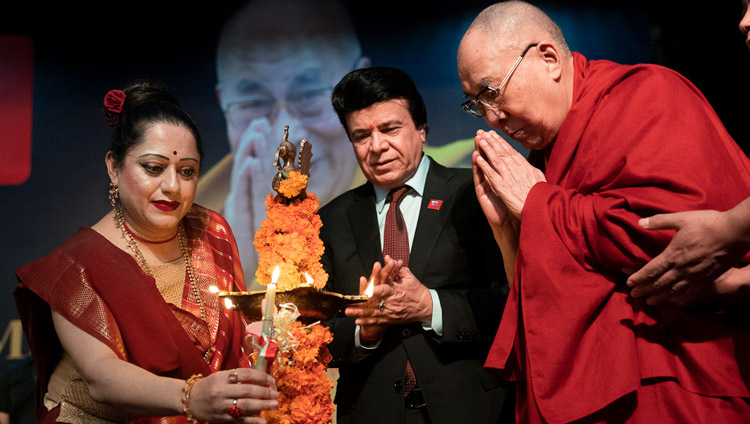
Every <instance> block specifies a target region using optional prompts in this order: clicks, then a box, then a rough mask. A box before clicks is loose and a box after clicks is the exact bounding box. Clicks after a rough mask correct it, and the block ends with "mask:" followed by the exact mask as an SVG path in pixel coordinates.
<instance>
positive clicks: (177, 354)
mask: <svg viewBox="0 0 750 424" xmlns="http://www.w3.org/2000/svg"><path fill="white" fill-rule="evenodd" d="M183 223H184V225H185V231H186V235H187V238H188V244H189V246H190V252H191V257H192V263H193V267H194V269H195V273H196V275H197V280H198V281H197V285H198V288H199V290H200V292H201V297H202V299H203V302H204V305H205V308H206V310H207V312H208V318H209V323H210V336H211V341H212V342H213V346H214V348H215V351H214V352H213V353H212V355H211V356H209V358H210V363H206V361H204V360H203V352H202V351H200V350H199V348H198V347H197V346H196V345H195V344H194V342H193V339H192V338H191V337H189V336H188V334H187V333H186V332H185V330H184V329H183V326H182V325H181V324H180V322H179V321H178V319H177V318H176V316H175V314H174V313H173V311H172V309H171V307H170V306H169V305H168V304H167V303H166V302H165V301H164V299H163V297H162V296H161V294H160V293H159V291H158V289H157V288H156V284H155V282H154V279H153V278H152V277H150V276H148V275H146V274H145V273H144V272H143V271H142V270H141V268H140V267H139V266H138V264H137V263H136V261H135V260H134V259H133V258H132V257H131V256H130V255H129V254H128V253H126V252H124V251H123V250H121V249H119V248H118V247H116V246H115V245H113V244H112V243H110V242H109V241H108V240H106V239H105V238H104V237H102V236H101V235H100V234H99V233H97V232H96V231H94V230H92V229H90V228H82V229H80V230H79V231H78V233H76V234H75V235H74V236H73V237H71V238H70V239H68V240H67V241H66V242H65V243H64V244H63V245H62V247H59V248H57V249H55V250H54V251H53V252H52V253H51V254H50V255H48V256H45V257H43V258H40V259H37V260H35V261H34V262H31V263H29V264H27V265H24V266H22V267H21V268H19V269H18V270H16V275H17V276H18V279H19V282H20V283H19V286H18V289H17V290H16V293H15V296H16V303H17V306H18V310H19V315H20V317H21V320H22V321H23V326H24V332H25V333H26V337H27V339H28V341H29V346H30V348H31V353H32V355H33V358H34V362H35V364H36V367H37V372H38V374H37V375H38V376H39V379H38V380H39V381H38V383H37V392H38V393H37V394H38V398H37V408H38V410H37V414H38V417H41V416H43V415H44V414H46V412H47V411H46V408H45V407H44V405H43V402H42V399H43V396H44V393H45V392H46V390H47V384H48V379H49V377H50V375H51V374H52V371H54V369H55V366H56V365H57V363H58V362H59V360H60V358H61V357H62V347H61V345H60V341H59V340H58V338H57V334H56V333H55V329H54V325H53V323H52V316H51V313H50V308H52V309H54V310H55V311H57V312H59V313H60V314H62V315H63V316H65V318H67V319H68V320H70V321H71V322H72V323H73V324H75V325H76V326H77V327H79V328H81V329H82V330H84V331H86V332H87V333H89V334H91V335H92V336H94V337H96V338H97V339H98V340H99V341H101V342H102V343H104V344H106V345H107V346H109V347H110V348H111V349H112V351H114V352H115V353H116V354H117V355H118V356H119V357H120V358H122V359H123V360H126V361H128V362H131V363H133V364H135V365H138V366H139V367H141V368H143V369H145V370H148V371H150V372H152V373H154V374H157V375H161V376H168V377H175V378H183V379H187V378H189V377H190V376H191V375H193V374H197V373H202V374H203V375H208V374H210V373H211V372H213V371H216V370H219V369H228V368H235V367H238V366H240V365H243V364H244V365H247V362H246V359H243V355H242V353H241V340H242V334H243V331H244V325H243V323H242V320H241V318H240V316H239V314H238V313H236V312H233V311H229V310H227V309H225V308H224V307H223V306H222V303H220V299H218V297H217V296H216V294H214V293H211V292H210V291H209V287H211V286H216V287H217V288H218V289H219V290H226V291H238V290H240V291H241V290H245V282H244V278H243V274H242V267H241V265H240V262H239V255H238V254H237V245H236V243H235V240H234V236H233V235H232V232H231V230H230V228H229V225H227V223H226V221H225V220H224V218H222V217H221V216H220V215H218V214H216V213H215V212H212V211H210V210H208V209H205V208H202V207H200V206H197V205H196V206H193V208H192V209H191V210H190V212H189V213H188V215H187V216H185V218H184V219H183ZM183 307H184V308H185V309H187V310H188V311H189V312H192V313H193V314H194V315H195V316H197V317H200V311H199V308H198V305H197V301H196V299H195V298H194V295H193V292H192V289H191V286H190V282H189V279H187V276H186V280H185V291H184V293H183ZM155 420H159V419H155ZM180 420H181V422H184V417H176V418H175V419H161V420H160V421H161V422H180Z"/></svg>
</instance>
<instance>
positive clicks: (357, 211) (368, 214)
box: [347, 183, 383, 275]
mask: <svg viewBox="0 0 750 424" xmlns="http://www.w3.org/2000/svg"><path fill="white" fill-rule="evenodd" d="M347 215H348V217H349V227H350V228H351V230H352V234H353V236H354V242H355V243H356V244H357V252H358V253H359V259H360V261H362V269H363V270H364V274H362V275H370V271H371V270H372V264H374V263H375V261H381V262H382V260H383V252H382V251H381V249H380V232H379V230H378V218H377V214H376V213H375V192H374V191H373V189H372V184H369V183H368V184H366V185H364V186H363V187H362V189H361V190H357V191H356V196H355V198H354V202H353V203H352V205H351V207H350V208H349V211H348V213H347Z"/></svg>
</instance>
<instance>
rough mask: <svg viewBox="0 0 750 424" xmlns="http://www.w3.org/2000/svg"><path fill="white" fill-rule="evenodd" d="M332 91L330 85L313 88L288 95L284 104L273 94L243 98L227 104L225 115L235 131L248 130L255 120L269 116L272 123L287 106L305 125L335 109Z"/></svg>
mask: <svg viewBox="0 0 750 424" xmlns="http://www.w3.org/2000/svg"><path fill="white" fill-rule="evenodd" d="M331 91H333V89H332V88H331V87H329V86H319V87H313V88H310V89H306V90H303V91H300V92H298V93H291V94H287V96H286V101H284V102H279V101H277V100H276V98H275V97H273V96H270V95H251V96H243V97H239V98H237V99H235V100H234V101H232V102H230V103H227V105H226V106H225V107H224V114H225V116H226V118H227V121H229V123H230V124H231V125H233V126H234V127H235V128H247V126H248V125H250V122H252V121H253V120H254V119H257V118H262V117H267V118H268V119H269V120H271V119H272V118H273V117H274V116H275V115H276V114H277V113H278V112H279V111H280V110H281V107H285V108H286V110H287V111H288V112H289V114H290V115H292V117H294V118H295V119H299V120H300V121H301V122H302V123H303V124H306V123H309V122H314V121H316V120H317V119H319V118H320V117H322V116H323V115H324V114H326V113H327V112H329V111H331V110H332V106H331Z"/></svg>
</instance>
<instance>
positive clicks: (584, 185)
mask: <svg viewBox="0 0 750 424" xmlns="http://www.w3.org/2000/svg"><path fill="white" fill-rule="evenodd" d="M574 61H575V80H574V98H573V104H572V107H571V110H570V112H569V113H568V115H567V117H566V119H565V122H564V123H563V125H562V127H561V128H560V131H559V134H558V136H557V139H556V141H555V142H554V145H553V146H552V147H551V151H547V152H533V153H532V155H531V158H530V160H531V161H532V163H534V164H535V165H542V166H540V168H542V169H543V162H544V161H543V158H544V156H546V155H548V164H547V168H546V172H545V176H546V178H547V182H546V183H539V184H536V185H535V186H534V187H533V188H532V190H531V191H530V193H529V195H528V197H527V199H526V203H525V205H524V208H523V211H522V214H521V236H520V244H519V249H518V260H517V262H516V268H515V281H514V283H513V287H512V289H511V292H510V295H509V298H508V303H507V305H506V308H505V312H504V314H503V320H502V323H501V324H500V328H499V329H498V332H497V336H496V338H495V342H494V344H493V346H492V349H491V351H490V354H489V356H488V359H487V363H486V366H487V367H489V368H492V369H496V370H499V371H502V373H504V374H505V375H506V376H507V375H509V376H510V377H511V378H516V379H526V380H527V381H526V382H527V384H530V385H531V389H532V390H533V396H534V399H533V401H534V402H535V403H536V405H538V407H539V411H540V412H541V413H542V415H543V417H544V419H545V420H547V421H550V422H568V421H572V420H575V419H578V418H581V417H584V416H586V415H589V414H591V413H593V412H595V411H597V410H600V409H601V408H604V407H605V406H607V405H609V404H610V403H612V402H613V401H614V400H616V399H617V398H619V397H621V396H623V395H625V394H627V393H631V392H633V391H635V390H637V389H638V387H639V386H640V384H641V379H645V378H650V377H667V378H673V379H676V380H677V381H678V382H679V384H680V386H681V387H682V388H684V389H686V390H688V391H690V392H694V393H698V394H704V395H712V396H737V397H749V396H750V390H749V389H748V384H749V382H750V367H749V366H750V328H749V327H750V326H748V325H747V323H745V324H741V323H738V321H739V320H738V319H737V317H736V316H734V315H733V314H731V313H725V312H716V311H713V312H712V311H706V310H689V311H684V310H679V309H677V308H675V307H672V306H666V305H664V306H656V307H651V306H647V305H646V304H645V302H644V301H643V300H638V299H633V298H631V297H630V296H629V295H628V290H627V288H626V286H625V280H626V278H627V275H626V274H625V273H624V272H623V270H625V269H638V268H639V267H641V266H642V265H644V264H645V263H646V262H647V261H648V260H649V259H651V258H652V257H654V256H656V255H657V254H658V253H659V252H660V251H661V250H663V249H664V248H665V247H666V245H667V243H668V242H669V240H670V238H671V236H672V235H673V234H674V233H673V232H672V231H647V230H644V229H641V228H640V227H639V226H638V224H637V221H638V219H639V218H641V217H646V216H650V215H652V214H655V213H661V212H676V211H684V210H696V209H717V210H727V209H729V208H731V207H733V206H734V205H736V204H737V203H739V202H740V201H742V200H743V199H745V198H746V197H748V195H750V173H749V169H750V167H749V162H748V160H747V157H746V156H745V155H744V154H743V153H742V151H741V150H740V149H739V147H738V146H737V145H736V143H735V142H734V141H733V140H732V139H731V137H730V136H729V134H728V133H727V132H726V130H725V129H724V127H723V126H722V124H721V122H720V121H719V119H718V117H717V116H716V114H715V113H714V111H713V110H712V108H711V107H710V105H709V104H708V102H707V101H706V99H705V98H704V97H703V96H702V95H701V93H700V92H699V91H698V89H697V88H695V87H694V86H693V85H692V84H691V83H690V82H689V81H687V80H686V79H685V78H683V77H682V76H680V75H678V74H677V73H675V72H673V71H670V70H668V69H666V68H663V67H659V66H655V65H637V66H623V65H618V64H615V63H612V62H609V61H590V62H589V61H586V59H585V58H584V57H583V56H582V55H580V54H577V53H576V54H574ZM540 158H541V159H542V160H541V161H540V160H539V159H540ZM512 352H514V353H512ZM664 407H665V408H670V407H671V405H664Z"/></svg>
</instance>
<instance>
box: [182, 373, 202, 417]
mask: <svg viewBox="0 0 750 424" xmlns="http://www.w3.org/2000/svg"><path fill="white" fill-rule="evenodd" d="M201 378H203V374H193V376H192V377H190V378H188V379H187V381H186V382H185V387H183V388H182V412H184V413H185V419H187V421H188V422H189V423H198V422H199V421H198V420H196V419H195V417H194V416H193V413H192V412H191V411H190V392H191V391H192V390H193V385H194V384H195V383H197V382H198V380H200V379H201Z"/></svg>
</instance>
